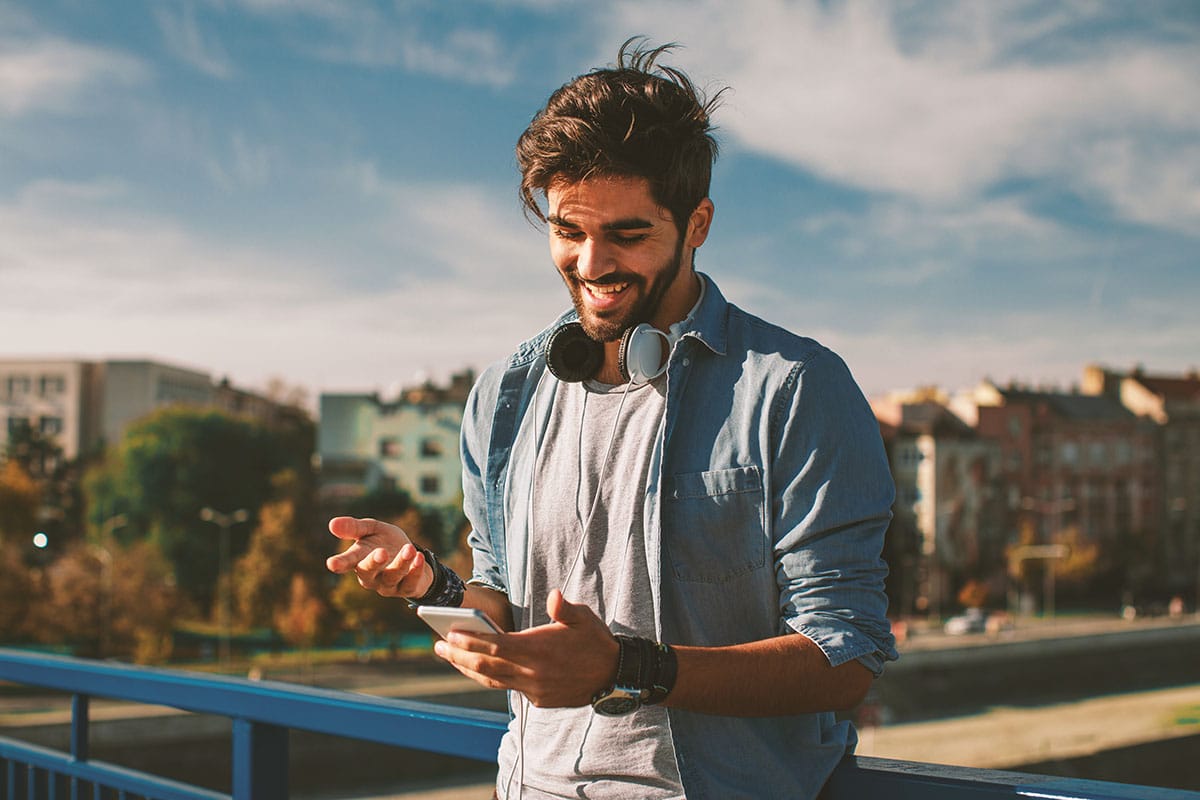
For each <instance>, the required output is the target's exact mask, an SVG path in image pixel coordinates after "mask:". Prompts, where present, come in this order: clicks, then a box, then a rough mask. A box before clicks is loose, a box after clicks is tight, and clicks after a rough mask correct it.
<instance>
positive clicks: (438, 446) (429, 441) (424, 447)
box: [421, 437, 442, 458]
mask: <svg viewBox="0 0 1200 800" xmlns="http://www.w3.org/2000/svg"><path fill="white" fill-rule="evenodd" d="M441 456H442V443H441V442H440V441H439V440H437V439H434V438H432V437H427V438H425V439H422V440H421V458H441Z"/></svg>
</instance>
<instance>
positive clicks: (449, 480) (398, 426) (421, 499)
mask: <svg viewBox="0 0 1200 800" xmlns="http://www.w3.org/2000/svg"><path fill="white" fill-rule="evenodd" d="M474 378H475V376H474V373H472V372H471V371H469V370H468V371H465V372H461V373H457V374H455V375H453V376H452V377H451V379H450V382H449V384H448V385H446V386H436V385H434V384H433V383H431V382H426V383H423V384H422V385H420V386H417V387H414V388H409V389H404V390H402V391H401V392H400V394H399V396H398V397H397V398H396V399H394V400H391V401H386V400H383V399H381V398H380V397H379V395H378V393H370V394H334V393H328V394H322V395H321V398H320V423H319V428H318V433H317V453H318V455H319V457H320V464H321V477H320V487H321V494H322V497H323V498H326V499H333V498H338V497H342V498H345V497H355V496H358V495H361V494H363V493H365V492H368V491H372V490H376V489H380V488H387V487H394V488H399V489H403V490H405V491H407V492H409V494H411V495H412V497H413V500H414V501H416V502H418V503H421V504H428V505H451V504H455V503H457V502H459V500H460V499H461V495H462V461H461V459H460V457H459V449H458V448H459V444H458V441H459V430H460V428H461V426H462V416H463V408H464V406H465V405H466V401H467V394H468V393H469V392H470V389H471V386H472V384H473V383H474Z"/></svg>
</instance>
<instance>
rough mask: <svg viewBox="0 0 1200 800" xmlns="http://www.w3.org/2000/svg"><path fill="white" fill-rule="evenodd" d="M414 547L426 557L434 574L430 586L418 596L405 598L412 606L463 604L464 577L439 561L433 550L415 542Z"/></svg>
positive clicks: (427, 563) (426, 562) (426, 561)
mask: <svg viewBox="0 0 1200 800" xmlns="http://www.w3.org/2000/svg"><path fill="white" fill-rule="evenodd" d="M413 547H415V548H417V551H418V552H420V553H421V555H422V556H424V557H425V564H426V566H428V567H429V569H430V573H431V575H432V577H431V579H430V582H429V585H428V588H426V590H425V591H424V592H423V593H422V594H420V595H418V596H416V597H409V598H405V599H406V600H407V601H408V605H409V606H410V607H411V608H416V607H417V606H461V605H462V602H463V595H464V594H465V593H466V586H465V585H464V584H463V581H462V578H460V577H458V575H457V574H455V572H454V571H453V570H452V569H450V568H448V567H447V566H445V565H444V564H442V563H441V562H439V561H438V560H437V556H435V555H434V554H433V552H432V551H431V550H429V549H428V548H425V547H421V546H420V545H418V544H414V545H413Z"/></svg>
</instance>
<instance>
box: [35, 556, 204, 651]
mask: <svg viewBox="0 0 1200 800" xmlns="http://www.w3.org/2000/svg"><path fill="white" fill-rule="evenodd" d="M46 577H47V595H46V597H45V598H43V600H42V602H41V603H39V604H37V606H36V608H34V609H33V621H34V622H35V623H36V630H37V633H38V638H40V639H41V640H42V641H44V642H48V643H56V644H57V643H62V642H65V643H68V644H71V645H73V646H74V647H75V650H76V652H77V653H78V654H79V655H82V656H91V657H102V658H103V657H110V656H120V657H125V658H130V659H132V660H134V661H137V662H138V663H153V662H159V661H164V660H166V658H167V657H168V656H169V655H170V653H171V630H172V626H173V624H174V621H175V618H176V616H177V614H178V612H179V610H180V608H181V598H180V597H179V593H178V590H177V589H176V588H175V586H174V581H173V579H172V576H171V571H170V567H169V565H168V564H167V561H166V559H165V558H163V556H162V554H161V553H160V552H158V550H157V548H156V547H155V546H154V545H153V544H152V543H151V542H145V541H143V542H135V543H133V544H130V545H127V546H121V545H118V544H116V543H115V542H110V543H109V544H108V545H106V546H100V545H96V544H90V543H85V542H76V543H74V544H72V545H70V546H69V547H68V548H67V550H66V552H64V553H63V555H62V556H61V557H60V558H58V559H57V560H56V561H55V562H54V563H53V564H51V565H50V566H49V567H47V568H46Z"/></svg>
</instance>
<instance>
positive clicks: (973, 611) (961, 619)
mask: <svg viewBox="0 0 1200 800" xmlns="http://www.w3.org/2000/svg"><path fill="white" fill-rule="evenodd" d="M942 630H944V631H945V632H946V634H947V635H949V636H963V635H965V634H968V633H983V632H984V631H986V630H987V614H986V613H985V612H984V610H983V609H982V608H968V609H967V610H966V612H965V613H962V614H959V615H958V616H954V617H951V618H950V619H948V620H946V624H945V625H944V626H943V627H942Z"/></svg>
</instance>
